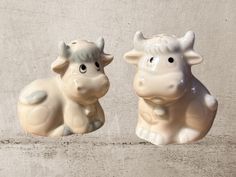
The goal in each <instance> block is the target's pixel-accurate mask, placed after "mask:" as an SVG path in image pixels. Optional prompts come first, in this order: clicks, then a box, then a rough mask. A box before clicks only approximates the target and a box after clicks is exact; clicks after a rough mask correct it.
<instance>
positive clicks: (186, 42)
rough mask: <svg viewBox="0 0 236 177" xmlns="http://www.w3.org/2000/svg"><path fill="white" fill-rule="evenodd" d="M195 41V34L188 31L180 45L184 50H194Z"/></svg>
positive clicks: (181, 39)
mask: <svg viewBox="0 0 236 177" xmlns="http://www.w3.org/2000/svg"><path fill="white" fill-rule="evenodd" d="M194 39H195V34H194V32H193V31H188V32H187V33H186V34H185V35H184V37H182V38H180V39H179V41H180V44H181V47H182V49H183V50H188V49H192V48H193V44H194Z"/></svg>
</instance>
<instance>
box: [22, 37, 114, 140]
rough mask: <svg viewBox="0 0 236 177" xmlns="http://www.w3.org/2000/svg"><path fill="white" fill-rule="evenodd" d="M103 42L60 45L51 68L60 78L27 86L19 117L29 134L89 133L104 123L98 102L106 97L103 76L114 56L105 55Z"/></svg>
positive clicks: (106, 87) (62, 134)
mask: <svg viewBox="0 0 236 177" xmlns="http://www.w3.org/2000/svg"><path fill="white" fill-rule="evenodd" d="M103 48H104V39H103V38H99V39H98V40H97V42H95V43H93V42H88V41H85V40H75V41H72V42H70V43H69V44H65V43H64V42H61V43H60V44H59V52H60V54H59V56H58V58H57V59H56V60H55V61H54V62H53V63H52V65H51V68H52V70H53V71H54V72H56V73H57V74H58V75H57V76H56V77H52V78H47V79H38V80H35V81H33V82H32V83H30V84H29V85H27V86H26V87H25V88H24V89H23V90H22V92H21V94H20V97H19V102H18V115H19V118H20V122H21V125H22V127H23V129H24V130H25V131H26V132H29V133H32V134H36V135H41V136H64V135H69V134H73V133H80V134H83V133H88V132H92V131H95V130H97V129H98V128H100V127H101V126H102V125H103V124H104V121H105V118H104V112H103V109H102V107H101V106H100V104H99V102H98V99H99V98H101V97H102V96H104V95H105V94H106V92H107V91H108V88H109V80H108V78H107V76H106V75H105V73H104V67H105V66H106V65H108V64H109V63H110V62H111V61H112V59H113V56H111V55H109V54H105V53H104V52H103Z"/></svg>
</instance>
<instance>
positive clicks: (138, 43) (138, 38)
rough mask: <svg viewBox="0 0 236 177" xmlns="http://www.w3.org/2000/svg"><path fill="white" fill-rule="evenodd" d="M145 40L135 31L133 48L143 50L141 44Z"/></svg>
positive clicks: (141, 34)
mask: <svg viewBox="0 0 236 177" xmlns="http://www.w3.org/2000/svg"><path fill="white" fill-rule="evenodd" d="M144 41H145V38H144V36H143V33H142V32H141V31H137V32H136V33H135V35H134V48H136V49H143V42H144Z"/></svg>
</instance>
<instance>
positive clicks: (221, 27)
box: [0, 0, 236, 177]
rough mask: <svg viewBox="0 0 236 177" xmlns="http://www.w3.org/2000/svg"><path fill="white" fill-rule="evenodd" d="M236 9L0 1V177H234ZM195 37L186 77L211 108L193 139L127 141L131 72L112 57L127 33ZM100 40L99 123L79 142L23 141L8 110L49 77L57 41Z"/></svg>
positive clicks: (124, 45) (185, 1) (180, 2)
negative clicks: (213, 113)
mask: <svg viewBox="0 0 236 177" xmlns="http://www.w3.org/2000/svg"><path fill="white" fill-rule="evenodd" d="M235 10H236V1H234V0H218V1H215V0H194V1H189V0H176V1H171V0H149V1H141V0H139V1H134V0H132V1H124V0H120V1H115V0H111V1H108V0H103V1H95V0H94V1H92V0H91V1H88V0H83V1H82V0H67V1H63V0H58V1H56V0H50V1H47V0H37V1H33V0H31V1H30V0H21V1H17V0H1V1H0V60H1V62H0V81H1V84H0V114H1V117H0V176H1V177H5V176H10V177H11V176H17V177H18V176H19V177H21V176H22V177H31V176H38V177H42V176H44V177H54V176H55V177H62V176H63V177H64V176H66V177H73V176H81V177H85V176H86V177H95V176H98V177H112V176H114V177H120V176H123V177H157V176H158V177H159V176H163V177H173V176H175V177H183V176H187V177H204V176H208V177H220V176H222V177H233V176H235V175H236V170H235V169H236V151H235V150H236V148H235V147H236V136H235V133H236V131H235V128H236V121H235V117H236V111H235V110H236V107H235V104H236V91H235V90H236V43H235V41H236V33H235V32H236V20H235V19H236V18H235V17H236V13H235ZM189 29H191V30H193V31H195V32H196V43H195V49H196V51H198V52H199V53H201V54H202V55H203V57H204V59H205V60H204V62H203V63H202V64H201V65H199V66H194V68H193V72H194V73H195V75H196V76H197V78H199V79H200V80H201V81H202V82H203V83H204V84H205V85H206V86H207V87H208V88H209V90H210V91H211V93H212V94H213V95H215V96H216V97H217V99H218V101H219V110H218V114H217V117H216V120H215V122H214V125H213V127H212V129H211V131H210V132H209V134H208V135H207V137H206V138H204V139H203V140H202V141H199V142H197V143H195V144H191V145H170V146H166V147H156V146H153V145H151V144H149V143H146V142H144V141H142V140H140V139H138V138H137V137H136V136H135V134H134V129H135V126H136V121H137V97H136V96H135V94H134V91H133V90H132V80H133V76H134V73H135V70H134V68H133V67H132V66H130V65H127V64H126V63H125V62H124V61H123V59H122V55H123V54H124V53H125V52H126V51H128V50H130V49H131V48H132V39H133V35H134V33H135V31H136V30H141V31H143V32H144V34H145V35H146V36H151V35H153V34H158V33H170V34H176V35H178V36H181V35H184V33H185V32H186V31H187V30H189ZM99 36H103V37H104V38H105V41H106V46H105V51H106V52H109V53H112V54H114V56H115V59H114V62H113V63H112V64H111V65H109V66H108V67H107V68H106V72H107V75H108V76H109V78H110V80H111V88H110V90H109V93H108V94H107V95H106V96H105V97H104V98H103V99H102V100H101V103H102V106H103V108H104V110H105V113H106V119H107V120H106V124H105V126H104V127H103V128H101V129H100V130H98V131H97V132H94V133H91V134H88V135H85V136H83V137H81V136H79V135H74V136H71V137H66V138H59V139H49V138H39V137H31V136H27V135H25V134H24V133H23V132H22V131H21V129H20V126H19V121H18V119H17V115H16V103H17V98H18V94H19V91H20V90H21V89H22V88H23V87H24V86H25V85H26V84H27V83H29V82H30V81H32V80H34V79H36V78H41V77H48V76H50V75H52V72H51V71H50V64H51V62H52V61H53V60H54V59H55V58H56V56H57V43H58V41H60V40H65V41H67V42H68V41H70V40H73V39H77V38H84V39H88V40H91V41H94V40H96V38H98V37H99Z"/></svg>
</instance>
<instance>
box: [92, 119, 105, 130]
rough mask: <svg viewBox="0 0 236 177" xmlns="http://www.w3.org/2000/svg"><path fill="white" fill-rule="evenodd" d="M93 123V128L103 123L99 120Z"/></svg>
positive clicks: (97, 127)
mask: <svg viewBox="0 0 236 177" xmlns="http://www.w3.org/2000/svg"><path fill="white" fill-rule="evenodd" d="M93 124H94V128H95V129H99V128H100V127H101V126H102V125H103V123H102V122H101V121H99V120H97V121H95V122H94V123H93Z"/></svg>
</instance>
